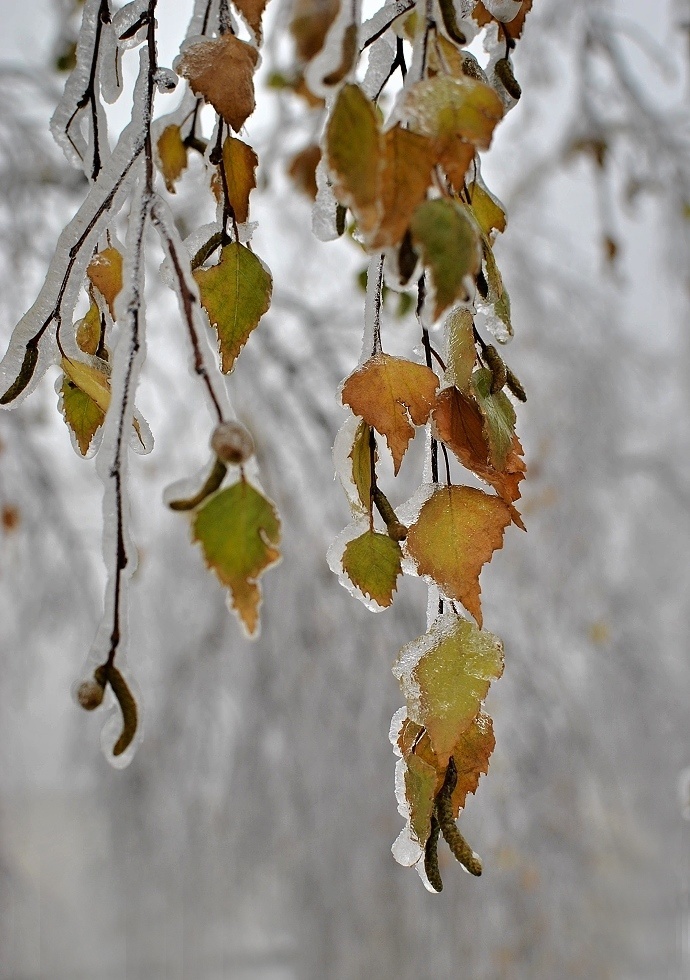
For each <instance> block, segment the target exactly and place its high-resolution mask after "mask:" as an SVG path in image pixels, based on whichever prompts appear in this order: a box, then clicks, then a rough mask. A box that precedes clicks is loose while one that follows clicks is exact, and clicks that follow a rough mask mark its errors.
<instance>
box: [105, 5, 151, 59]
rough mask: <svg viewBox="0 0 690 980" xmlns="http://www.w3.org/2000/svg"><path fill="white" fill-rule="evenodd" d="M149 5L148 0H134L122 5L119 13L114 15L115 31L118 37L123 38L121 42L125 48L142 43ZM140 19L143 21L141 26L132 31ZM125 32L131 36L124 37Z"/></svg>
mask: <svg viewBox="0 0 690 980" xmlns="http://www.w3.org/2000/svg"><path fill="white" fill-rule="evenodd" d="M148 5H149V3H148V0H132V2H131V3H126V4H125V5H124V7H120V9H119V10H118V11H117V13H116V14H114V15H113V31H114V32H115V36H116V37H117V38H122V40H120V41H119V44H120V46H121V47H122V49H123V50H125V49H127V48H133V47H135V46H136V45H137V44H140V43H141V40H142V36H141V32H142V31H144V30H146V23H145V14H146V12H147V10H148ZM138 21H139V22H141V27H139V29H138V30H137V31H136V32H135V33H132V29H133V27H134V25H135V24H136V23H137V22H138ZM123 34H128V35H131V36H130V37H123Z"/></svg>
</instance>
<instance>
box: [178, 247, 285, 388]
mask: <svg viewBox="0 0 690 980" xmlns="http://www.w3.org/2000/svg"><path fill="white" fill-rule="evenodd" d="M194 278H195V279H196V281H197V284H198V286H199V293H200V296H201V305H202V306H203V307H204V309H205V310H206V312H207V313H208V318H209V320H210V322H211V326H212V327H214V328H215V330H216V332H217V334H218V346H219V349H220V356H221V369H222V370H223V371H224V372H225V374H228V373H229V372H230V371H232V369H233V367H234V365H235V361H236V360H237V357H238V355H239V353H240V351H241V350H242V348H243V347H244V345H245V344H246V343H247V340H248V339H249V335H250V334H251V332H252V330H254V329H255V327H257V326H258V323H259V320H260V319H261V317H262V316H263V315H264V313H265V312H266V311H267V310H268V308H269V306H270V305H271V292H272V289H273V280H272V278H271V274H270V272H269V271H268V270H267V269H266V267H265V266H264V265H263V263H262V262H261V260H260V259H258V258H257V257H256V255H254V253H253V252H251V251H250V250H249V249H248V248H246V247H245V246H244V245H240V244H239V242H231V244H230V245H226V246H225V248H224V249H223V250H222V251H221V255H220V262H219V263H218V265H214V266H213V267H212V268H210V269H197V270H196V271H195V272H194Z"/></svg>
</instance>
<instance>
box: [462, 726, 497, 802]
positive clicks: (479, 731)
mask: <svg viewBox="0 0 690 980" xmlns="http://www.w3.org/2000/svg"><path fill="white" fill-rule="evenodd" d="M495 746H496V738H495V736H494V726H493V722H492V721H491V718H490V717H489V716H488V715H487V714H484V712H483V711H480V712H479V714H478V715H477V717H476V718H475V719H474V721H473V722H472V724H471V725H470V727H469V728H468V729H467V730H466V731H464V732H463V733H462V735H461V736H460V738H459V740H458V742H457V743H456V745H455V746H454V747H453V751H452V752H451V755H452V756H453V760H454V762H455V768H456V769H457V772H458V782H457V785H456V787H455V789H454V791H453V796H452V797H451V802H452V805H453V816H454V817H456V818H457V816H458V814H459V813H460V811H461V810H462V808H463V807H464V805H465V799H466V798H467V794H468V793H474V792H475V790H476V789H477V786H478V785H479V777H480V776H481V774H482V773H486V772H488V771H489V759H490V757H491V753H492V752H493V750H494V748H495Z"/></svg>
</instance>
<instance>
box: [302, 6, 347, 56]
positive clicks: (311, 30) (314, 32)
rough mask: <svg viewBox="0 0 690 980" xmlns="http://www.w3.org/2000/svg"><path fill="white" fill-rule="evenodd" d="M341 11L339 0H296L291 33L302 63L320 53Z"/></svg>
mask: <svg viewBox="0 0 690 980" xmlns="http://www.w3.org/2000/svg"><path fill="white" fill-rule="evenodd" d="M339 9H340V3H339V0H296V3H295V6H294V8H293V12H292V21H291V22H290V33H291V34H292V36H293V37H294V39H295V45H296V48H297V54H298V56H299V57H300V58H301V60H302V61H311V59H312V58H313V57H315V55H317V54H318V53H319V51H320V50H321V48H322V47H323V43H324V41H325V40H326V35H327V34H328V29H329V28H330V26H331V24H332V23H333V21H334V20H335V18H336V16H337V14H338V10H339Z"/></svg>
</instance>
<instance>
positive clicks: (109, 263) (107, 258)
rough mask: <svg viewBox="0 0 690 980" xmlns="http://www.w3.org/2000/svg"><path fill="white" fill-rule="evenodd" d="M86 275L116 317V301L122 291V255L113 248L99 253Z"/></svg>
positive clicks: (89, 265)
mask: <svg viewBox="0 0 690 980" xmlns="http://www.w3.org/2000/svg"><path fill="white" fill-rule="evenodd" d="M86 275H87V276H88V277H89V279H90V280H91V284H92V285H93V286H94V287H95V288H96V289H97V290H98V291H99V293H100V294H101V296H102V297H103V299H104V300H105V301H106V303H107V305H108V309H109V311H110V315H111V316H112V317H113V318H114V317H115V299H116V297H117V294H118V293H119V292H120V290H121V289H122V253H121V252H120V251H119V250H118V249H116V248H112V247H108V248H104V249H103V251H102V252H97V253H96V254H95V255H94V257H93V258H92V259H91V261H90V262H89V264H88V266H87V269H86Z"/></svg>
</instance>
